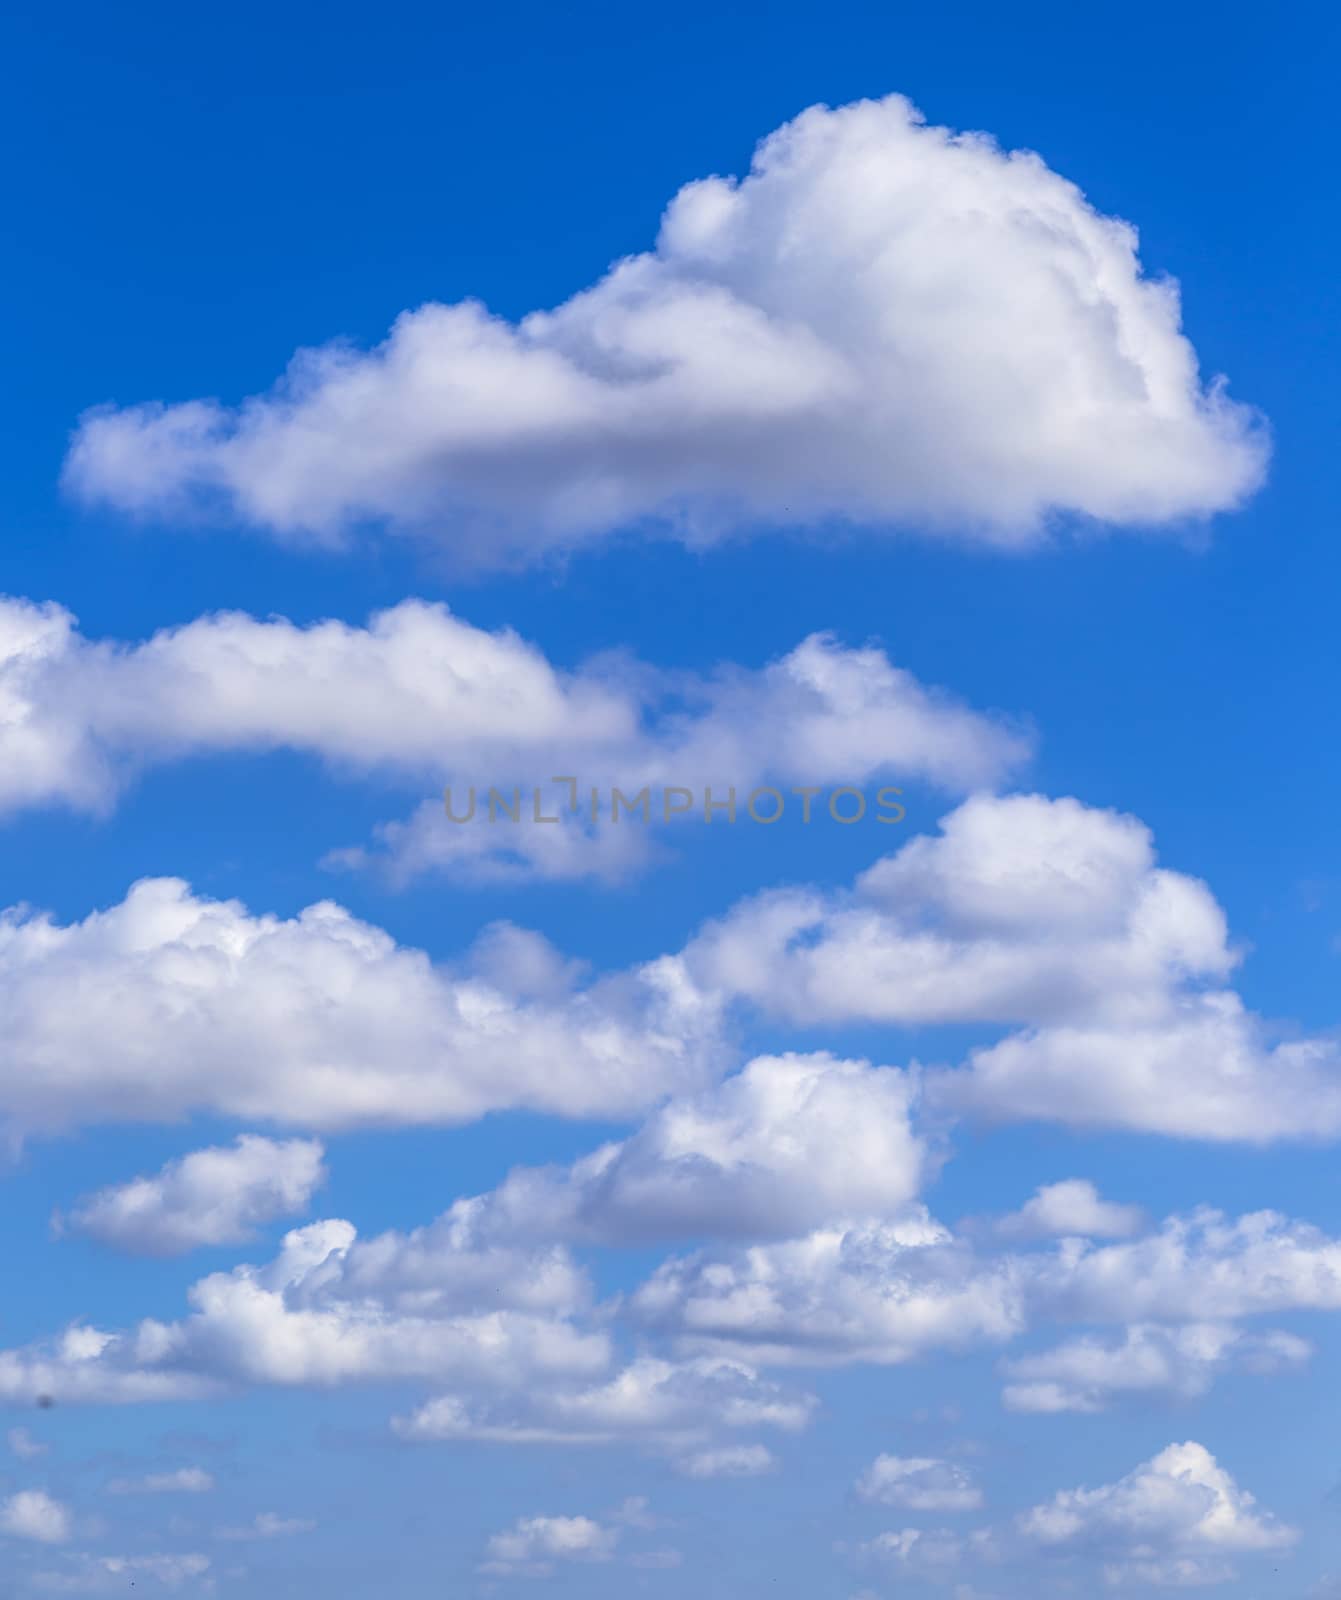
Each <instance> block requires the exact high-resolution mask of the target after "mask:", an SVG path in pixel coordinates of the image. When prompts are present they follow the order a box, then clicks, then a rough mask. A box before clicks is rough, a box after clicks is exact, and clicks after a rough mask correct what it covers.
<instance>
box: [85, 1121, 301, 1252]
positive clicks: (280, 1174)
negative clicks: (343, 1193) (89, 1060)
mask: <svg viewBox="0 0 1341 1600" xmlns="http://www.w3.org/2000/svg"><path fill="white" fill-rule="evenodd" d="M321 1157H322V1147H321V1145H320V1144H319V1143H317V1141H316V1140H314V1139H289V1140H286V1141H279V1140H275V1139H262V1138H259V1137H258V1136H257V1135H255V1134H242V1135H241V1136H240V1137H239V1138H238V1139H237V1141H236V1143H235V1144H233V1145H232V1146H231V1147H224V1146H214V1147H212V1148H210V1149H208V1150H195V1151H192V1153H191V1154H190V1155H187V1156H182V1157H180V1158H179V1159H178V1160H176V1161H170V1162H168V1164H167V1165H166V1166H165V1167H164V1168H163V1169H162V1171H161V1172H159V1173H158V1174H156V1176H154V1177H152V1178H135V1179H134V1180H132V1181H131V1182H130V1183H124V1184H117V1185H115V1186H113V1187H111V1188H107V1189H102V1190H100V1191H99V1192H98V1193H97V1194H95V1195H93V1196H91V1197H90V1198H89V1199H87V1200H85V1201H82V1202H81V1203H80V1205H79V1206H78V1207H77V1208H76V1209H75V1211H74V1213H73V1214H72V1216H71V1217H70V1219H69V1220H70V1226H71V1227H73V1228H75V1229H76V1230H77V1231H79V1232H81V1233H87V1234H90V1235H92V1237H93V1238H95V1239H99V1240H101V1241H102V1242H103V1243H104V1244H110V1245H115V1246H116V1247H117V1248H118V1249H121V1250H128V1251H131V1252H133V1253H135V1254H139V1255H177V1254H180V1253H181V1252H183V1251H187V1250H194V1249H196V1248H197V1247H198V1246H200V1245H219V1244H242V1243H244V1242H246V1241H247V1240H249V1239H251V1238H253V1237H254V1236H255V1231H256V1228H257V1227H258V1226H259V1225H260V1224H262V1223H265V1222H272V1221H273V1220H274V1219H275V1218H276V1217H283V1216H291V1215H293V1214H294V1213H295V1212H300V1211H305V1210H306V1209H307V1206H308V1202H309V1201H310V1200H311V1198H312V1195H313V1192H314V1191H315V1190H316V1189H317V1188H318V1187H319V1186H320V1185H321V1184H322V1183H323V1182H324V1181H325V1178H326V1171H325V1168H324V1167H323V1166H322V1160H321Z"/></svg>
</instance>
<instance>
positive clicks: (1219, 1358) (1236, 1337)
mask: <svg viewBox="0 0 1341 1600" xmlns="http://www.w3.org/2000/svg"><path fill="white" fill-rule="evenodd" d="M1311 1354H1312V1347H1311V1346H1310V1345H1309V1344H1308V1342H1307V1341H1306V1340H1304V1339H1300V1338H1298V1337H1297V1336H1296V1335H1294V1334H1290V1333H1266V1334H1262V1335H1253V1334H1246V1333H1243V1332H1241V1331H1240V1330H1239V1329H1237V1328H1232V1327H1226V1326H1224V1325H1223V1324H1216V1323H1197V1322H1194V1323H1188V1324H1185V1325H1184V1326H1181V1327H1161V1326H1160V1325H1158V1324H1154V1323H1138V1324H1137V1325H1136V1326H1134V1327H1130V1328H1128V1329H1126V1330H1125V1332H1124V1334H1123V1336H1122V1337H1121V1338H1120V1339H1119V1340H1117V1341H1114V1340H1112V1339H1108V1338H1096V1337H1086V1338H1081V1339H1075V1340H1072V1341H1071V1342H1070V1343H1068V1344H1063V1345H1059V1346H1058V1347H1057V1348H1056V1349H1054V1350H1046V1351H1044V1352H1042V1353H1041V1354H1039V1355H1033V1356H1023V1357H1019V1358H1017V1359H1015V1360H1012V1361H1008V1362H1006V1363H1005V1372H1006V1376H1007V1378H1008V1379H1009V1382H1008V1383H1007V1384H1006V1387H1005V1388H1004V1390H1003V1391H1002V1395H1001V1398H1002V1401H1003V1402H1004V1404H1005V1405H1006V1406H1007V1408H1008V1409H1009V1410H1011V1411H1036V1412H1059V1411H1078V1412H1096V1411H1103V1410H1105V1409H1106V1408H1107V1407H1108V1406H1109V1405H1111V1404H1112V1403H1113V1402H1114V1401H1115V1400H1121V1399H1123V1398H1125V1397H1128V1396H1133V1395H1142V1394H1169V1395H1176V1396H1178V1397H1179V1398H1184V1399H1190V1398H1193V1397H1195V1396H1197V1395H1200V1394H1204V1393H1205V1392H1206V1390H1207V1389H1209V1388H1210V1386H1211V1384H1212V1383H1213V1382H1214V1381H1215V1379H1216V1378H1217V1377H1219V1376H1220V1375H1221V1374H1222V1373H1224V1372H1227V1371H1229V1370H1231V1369H1232V1368H1236V1367H1237V1368H1243V1369H1246V1370H1248V1371H1251V1372H1274V1371H1277V1370H1279V1369H1280V1368H1283V1367H1291V1366H1298V1365H1300V1364H1301V1363H1303V1362H1305V1361H1307V1360H1308V1358H1309V1356H1310V1355H1311Z"/></svg>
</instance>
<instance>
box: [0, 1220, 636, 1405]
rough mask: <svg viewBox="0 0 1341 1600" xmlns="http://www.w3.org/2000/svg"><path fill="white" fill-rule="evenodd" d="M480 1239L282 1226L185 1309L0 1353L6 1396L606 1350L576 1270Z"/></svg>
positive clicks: (463, 1368) (321, 1383)
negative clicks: (586, 1317) (169, 1318)
mask: <svg viewBox="0 0 1341 1600" xmlns="http://www.w3.org/2000/svg"><path fill="white" fill-rule="evenodd" d="M529 1266H530V1262H529V1261H528V1260H527V1259H526V1258H524V1257H522V1256H519V1255H517V1254H515V1253H513V1254H509V1253H506V1252H496V1253H494V1252H489V1251H487V1250H485V1251H480V1250H477V1249H476V1247H475V1245H474V1243H473V1241H472V1240H471V1239H470V1238H469V1237H467V1236H465V1235H463V1234H462V1233H461V1232H460V1231H459V1230H458V1231H456V1232H453V1231H451V1230H444V1231H442V1232H440V1233H438V1234H435V1235H434V1236H433V1238H432V1240H431V1242H428V1241H425V1240H424V1239H423V1238H416V1237H415V1236H413V1235H411V1236H408V1237H407V1236H402V1235H387V1236H383V1237H382V1238H381V1239H373V1240H370V1241H369V1242H368V1244H367V1246H366V1247H365V1246H364V1245H362V1244H361V1243H360V1242H359V1241H358V1240H357V1236H356V1233H355V1230H354V1228H353V1227H352V1226H351V1225H350V1224H349V1223H347V1222H343V1221H339V1220H328V1221H324V1222H316V1223H312V1224H310V1225H309V1226H308V1227H305V1228H299V1229H295V1230H294V1231H293V1232H291V1233H289V1234H288V1235H286V1237H285V1240H284V1244H283V1247H282V1249H281V1250H280V1252H279V1254H278V1255H277V1256H276V1257H275V1259H274V1260H273V1261H270V1262H268V1263H266V1264H265V1265H263V1266H259V1267H258V1266H252V1265H244V1266H240V1267H236V1268H234V1269H233V1270H232V1271H230V1272H216V1273H211V1274H210V1275H209V1276H207V1277H205V1278H202V1279H201V1280H200V1281H199V1282H197V1283H196V1284H194V1285H193V1286H192V1287H191V1289H190V1291H189V1294H188V1299H189V1302H190V1305H191V1310H190V1312H189V1314H188V1315H187V1316H185V1317H183V1318H181V1319H180V1320H178V1321H175V1322H163V1321H159V1320H157V1319H154V1318H148V1319H145V1320H144V1321H142V1322H140V1323H139V1324H138V1325H137V1326H135V1327H134V1328H132V1329H131V1330H129V1331H127V1332H124V1333H111V1332H105V1331H101V1330H97V1329H93V1328H87V1327H82V1326H80V1327H75V1328H72V1329H70V1330H68V1331H67V1332H66V1333H65V1335H63V1337H62V1338H61V1339H60V1340H59V1341H57V1343H56V1344H55V1346H54V1347H52V1348H47V1347H44V1346H36V1347H28V1348H27V1349H20V1350H11V1351H5V1352H0V1394H7V1395H12V1396H14V1397H16V1398H22V1399H27V1400H31V1399H32V1398H33V1397H34V1395H37V1394H42V1393H47V1394H51V1395H53V1396H55V1397H56V1398H57V1399H59V1400H61V1401H65V1402H69V1401H81V1400H86V1401H131V1400H156V1399H174V1398H180V1397H190V1396H195V1395H201V1394H209V1393H214V1392H218V1391H220V1390H221V1389H223V1388H225V1387H230V1386H237V1385H248V1384H261V1385H266V1384H277V1385H279V1384H283V1385H289V1384H297V1385H308V1386H313V1387H335V1386H339V1385H345V1384H352V1383H365V1382H391V1381H397V1380H416V1379H418V1380H422V1381H426V1382H434V1383H441V1384H446V1383H450V1382H452V1381H459V1382H462V1383H469V1384H475V1385H479V1386H480V1387H481V1388H482V1389H484V1390H498V1391H506V1390H508V1389H509V1388H512V1387H516V1386H518V1385H521V1386H523V1387H524V1386H525V1385H526V1384H527V1383H529V1382H534V1381H540V1380H541V1379H552V1380H555V1381H557V1380H559V1379H561V1378H565V1377H567V1378H572V1379H575V1380H576V1379H590V1378H591V1377H593V1376H594V1375H597V1374H601V1373H603V1372H604V1371H605V1370H606V1369H607V1368H608V1366H609V1364H610V1359H611V1347H610V1339H609V1336H608V1334H606V1333H605V1332H603V1331H600V1330H597V1331H590V1332H589V1331H584V1330H583V1329H582V1328H581V1327H579V1326H578V1325H577V1324H576V1323H575V1322H574V1320H573V1316H574V1313H576V1312H577V1311H578V1310H580V1309H582V1308H583V1306H584V1305H585V1302H586V1299H587V1288H586V1284H585V1280H584V1279H583V1278H582V1277H581V1275H580V1274H579V1273H578V1272H577V1271H576V1270H575V1269H572V1268H571V1267H565V1265H564V1263H563V1262H562V1261H561V1260H549V1261H544V1260H542V1262H541V1271H540V1272H539V1274H538V1275H537V1277H536V1278H535V1279H534V1280H533V1279H532V1278H531V1277H530V1276H529V1275H528V1273H527V1270H526V1269H527V1268H528V1267H529Z"/></svg>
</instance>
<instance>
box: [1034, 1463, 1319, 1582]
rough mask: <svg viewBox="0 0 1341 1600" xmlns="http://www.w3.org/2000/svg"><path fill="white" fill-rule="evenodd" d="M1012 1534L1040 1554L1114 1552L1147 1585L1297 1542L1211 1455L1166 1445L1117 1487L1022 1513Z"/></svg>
mask: <svg viewBox="0 0 1341 1600" xmlns="http://www.w3.org/2000/svg"><path fill="white" fill-rule="evenodd" d="M1017 1526H1018V1528H1019V1531H1020V1533H1021V1534H1022V1535H1023V1536H1024V1537H1025V1538H1026V1539H1027V1540H1029V1541H1031V1542H1032V1543H1034V1544H1036V1545H1039V1546H1044V1547H1050V1548H1057V1547H1062V1546H1082V1547H1084V1546H1089V1547H1094V1548H1098V1549H1100V1550H1105V1549H1108V1550H1112V1551H1114V1552H1115V1553H1116V1554H1117V1555H1118V1556H1120V1557H1127V1558H1129V1559H1130V1560H1132V1561H1133V1562H1135V1563H1136V1564H1137V1569H1136V1570H1137V1572H1138V1573H1139V1572H1140V1571H1141V1569H1143V1568H1144V1569H1145V1575H1146V1576H1147V1578H1148V1577H1150V1576H1151V1575H1152V1573H1153V1572H1158V1571H1160V1570H1167V1568H1165V1566H1164V1563H1165V1562H1167V1561H1170V1560H1173V1561H1176V1560H1178V1559H1180V1558H1181V1559H1190V1560H1193V1561H1195V1560H1197V1558H1199V1557H1202V1556H1205V1555H1210V1556H1217V1555H1225V1554H1228V1553H1231V1552H1234V1551H1253V1550H1277V1549H1281V1548H1282V1547H1284V1546H1286V1545H1289V1544H1291V1543H1293V1542H1294V1540H1295V1539H1296V1538H1297V1537H1298V1535H1297V1534H1296V1533H1295V1531H1294V1530H1293V1529H1292V1528H1287V1527H1285V1526H1283V1525H1282V1524H1281V1523H1279V1522H1278V1521H1277V1520H1276V1519H1275V1518H1274V1517H1273V1516H1272V1515H1271V1514H1270V1513H1269V1512H1265V1511H1261V1510H1259V1509H1258V1507H1257V1502H1256V1501H1255V1500H1254V1498H1253V1496H1252V1495H1251V1494H1249V1493H1248V1492H1247V1490H1246V1489H1240V1488H1239V1486H1238V1485H1237V1484H1236V1483H1235V1481H1234V1479H1233V1478H1232V1477H1231V1476H1230V1475H1229V1473H1228V1472H1226V1471H1225V1469H1224V1468H1223V1467H1221V1466H1220V1464H1219V1463H1218V1462H1217V1461H1216V1459H1215V1457H1214V1456H1213V1455H1212V1454H1211V1453H1210V1451H1209V1450H1207V1449H1206V1448H1205V1446H1204V1445H1200V1444H1196V1443H1192V1442H1188V1443H1186V1444H1171V1445H1170V1446H1169V1447H1168V1449H1166V1450H1162V1451H1160V1453H1159V1454H1158V1455H1157V1456H1155V1457H1153V1459H1151V1460H1150V1461H1147V1462H1145V1463H1143V1464H1142V1465H1141V1466H1139V1467H1137V1468H1136V1469H1135V1470H1134V1471H1133V1472H1130V1473H1128V1474H1127V1476H1126V1477H1125V1478H1121V1479H1119V1481H1118V1482H1117V1483H1110V1484H1105V1485H1103V1486H1102V1487H1101V1488H1097V1489H1066V1490H1062V1491H1061V1492H1059V1493H1058V1494H1056V1495H1054V1497H1053V1498H1052V1499H1051V1500H1050V1501H1048V1502H1046V1503H1045V1504H1043V1505H1039V1506H1035V1507H1034V1508H1033V1510H1031V1511H1028V1512H1025V1513H1024V1514H1023V1515H1022V1516H1021V1517H1020V1518H1019V1519H1018V1523H1017ZM1115 1570H1117V1571H1118V1572H1121V1571H1122V1567H1121V1565H1119V1566H1118V1567H1117V1568H1116V1569H1115ZM1174 1570H1176V1568H1175V1569H1174ZM1133 1575H1135V1574H1133Z"/></svg>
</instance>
